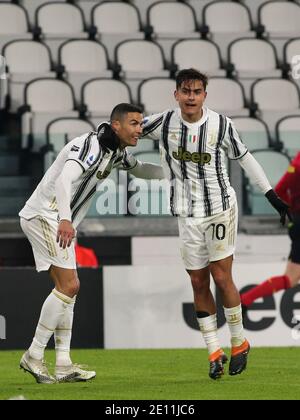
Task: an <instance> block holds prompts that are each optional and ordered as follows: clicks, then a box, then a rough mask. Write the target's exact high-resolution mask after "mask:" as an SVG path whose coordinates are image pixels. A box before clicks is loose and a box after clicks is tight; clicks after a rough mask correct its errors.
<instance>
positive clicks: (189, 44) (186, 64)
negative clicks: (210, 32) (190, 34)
mask: <svg viewBox="0 0 300 420" xmlns="http://www.w3.org/2000/svg"><path fill="white" fill-rule="evenodd" d="M203 57H205V60H203ZM172 62H173V63H174V64H175V65H177V66H178V70H182V69H185V68H195V69H199V70H201V71H202V72H205V73H207V74H209V76H210V77H215V76H221V77H223V76H224V77H225V76H226V70H225V69H224V68H222V67H223V66H222V60H221V54H220V50H219V47H218V46H217V45H216V44H214V43H213V42H211V41H208V40H204V39H185V40H179V41H178V42H176V43H175V44H174V46H173V48H172Z"/></svg>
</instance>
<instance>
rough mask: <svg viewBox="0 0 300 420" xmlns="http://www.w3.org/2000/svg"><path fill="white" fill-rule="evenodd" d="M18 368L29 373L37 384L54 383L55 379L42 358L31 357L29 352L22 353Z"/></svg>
mask: <svg viewBox="0 0 300 420" xmlns="http://www.w3.org/2000/svg"><path fill="white" fill-rule="evenodd" d="M20 368H21V369H23V370H24V371H25V372H28V373H30V374H31V375H32V376H33V377H34V378H35V380H36V381H37V383H38V384H55V383H56V380H55V378H53V376H51V375H50V374H49V372H48V369H47V367H46V365H45V363H44V361H43V360H36V359H33V358H32V357H31V356H30V354H29V352H28V351H27V352H26V353H24V354H23V356H22V359H21V361H20Z"/></svg>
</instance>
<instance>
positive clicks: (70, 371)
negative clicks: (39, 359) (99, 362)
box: [55, 364, 96, 383]
mask: <svg viewBox="0 0 300 420" xmlns="http://www.w3.org/2000/svg"><path fill="white" fill-rule="evenodd" d="M95 377H96V372H94V371H88V370H83V369H82V368H81V366H80V365H74V364H73V365H70V366H56V369H55V378H56V381H57V382H59V383H63V382H87V381H90V380H91V379H94V378H95Z"/></svg>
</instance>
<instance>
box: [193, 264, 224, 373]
mask: <svg viewBox="0 0 300 420" xmlns="http://www.w3.org/2000/svg"><path fill="white" fill-rule="evenodd" d="M187 271H188V273H189V275H190V278H191V283H192V288H193V293H194V304H195V310H196V316H197V321H198V324H199V328H200V331H201V333H202V336H203V339H204V341H205V344H206V346H207V349H208V353H209V362H210V366H209V376H210V377H211V378H212V379H218V378H220V377H221V376H222V375H223V374H224V367H223V365H224V364H225V363H226V362H227V357H226V356H225V354H224V352H223V350H222V349H221V346H220V342H219V338H218V326H217V309H216V303H215V300H214V297H213V295H212V293H211V290H210V272H209V268H208V267H205V268H203V269H201V270H187Z"/></svg>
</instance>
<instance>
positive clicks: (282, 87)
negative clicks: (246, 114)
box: [251, 78, 300, 135]
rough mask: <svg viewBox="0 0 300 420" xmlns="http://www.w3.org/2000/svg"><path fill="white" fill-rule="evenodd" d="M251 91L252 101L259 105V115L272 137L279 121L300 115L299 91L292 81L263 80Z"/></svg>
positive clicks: (256, 83)
mask: <svg viewBox="0 0 300 420" xmlns="http://www.w3.org/2000/svg"><path fill="white" fill-rule="evenodd" d="M251 91H252V93H251V98H252V101H253V102H254V103H256V104H257V105H258V113H257V115H258V116H259V117H260V118H261V119H263V120H264V121H265V122H266V123H267V125H268V127H269V129H270V131H271V135H273V133H274V132H275V125H276V122H277V121H278V120H280V119H281V118H283V117H285V116H287V115H290V114H295V115H298V114H299V115H300V95H299V89H298V87H297V85H296V84H295V83H293V82H292V81H290V80H284V79H268V78H266V79H261V80H258V81H257V82H255V83H254V84H253V86H252V89H251Z"/></svg>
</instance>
